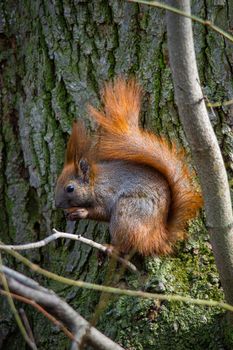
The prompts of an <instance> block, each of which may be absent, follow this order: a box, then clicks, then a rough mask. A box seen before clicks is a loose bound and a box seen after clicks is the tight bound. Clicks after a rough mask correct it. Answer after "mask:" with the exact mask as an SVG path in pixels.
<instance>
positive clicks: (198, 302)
mask: <svg viewBox="0 0 233 350" xmlns="http://www.w3.org/2000/svg"><path fill="white" fill-rule="evenodd" d="M6 251H7V252H8V253H9V254H11V255H12V256H14V257H15V258H16V259H17V260H18V261H20V262H22V263H23V264H24V265H26V266H28V267H29V268H30V269H31V270H33V271H35V272H37V273H40V274H41V275H43V276H45V277H47V278H50V279H52V280H54V281H57V282H59V283H63V284H66V285H69V286H76V287H80V288H86V289H91V290H96V291H99V292H106V293H111V294H115V295H126V296H131V297H139V298H144V299H158V300H167V301H180V302H184V303H190V304H194V305H203V306H209V307H219V308H221V309H223V310H227V311H231V312H233V306H232V305H230V304H227V303H224V302H222V301H216V300H204V299H194V298H191V297H189V296H182V295H177V294H158V293H148V292H143V291H141V290H130V289H121V288H115V287H109V286H105V285H99V284H94V283H90V282H84V281H80V280H72V279H70V278H67V277H63V276H59V275H57V274H55V273H53V272H50V271H47V270H45V269H42V268H41V267H40V266H38V265H35V264H33V263H32V262H31V261H30V260H28V259H26V258H25V257H23V256H22V255H20V254H19V253H17V252H14V251H13V250H9V249H7V250H6ZM4 269H6V267H4ZM0 271H1V268H0ZM15 274H16V272H15V271H14V275H15ZM17 274H18V272H17ZM41 288H42V287H41Z"/></svg>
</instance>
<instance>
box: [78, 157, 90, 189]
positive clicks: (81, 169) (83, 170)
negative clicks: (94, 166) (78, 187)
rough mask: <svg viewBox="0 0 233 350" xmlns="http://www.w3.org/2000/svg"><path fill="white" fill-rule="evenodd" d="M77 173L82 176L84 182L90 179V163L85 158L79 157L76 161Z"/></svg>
mask: <svg viewBox="0 0 233 350" xmlns="http://www.w3.org/2000/svg"><path fill="white" fill-rule="evenodd" d="M77 170H78V174H79V176H80V177H81V178H82V180H83V182H84V183H89V181H90V170H91V167H90V164H89V163H88V161H87V159H85V158H81V159H80V160H79V162H78V169H77Z"/></svg>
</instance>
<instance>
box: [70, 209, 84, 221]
mask: <svg viewBox="0 0 233 350" xmlns="http://www.w3.org/2000/svg"><path fill="white" fill-rule="evenodd" d="M65 215H66V218H67V220H71V221H75V220H78V219H86V218H87V216H88V210H87V209H86V208H78V207H76V208H69V209H66V210H65Z"/></svg>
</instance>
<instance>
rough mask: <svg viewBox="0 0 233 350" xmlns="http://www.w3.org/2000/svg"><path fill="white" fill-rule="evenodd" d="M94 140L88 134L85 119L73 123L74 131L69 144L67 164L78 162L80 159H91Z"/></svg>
mask: <svg viewBox="0 0 233 350" xmlns="http://www.w3.org/2000/svg"><path fill="white" fill-rule="evenodd" d="M91 150H92V142H91V139H90V137H89V136H88V134H87V131H86V128H85V125H84V122H83V121H75V122H74V123H73V127H72V132H71V135H70V138H69V141H68V144H67V149H66V159H65V164H70V163H73V164H75V165H76V164H77V163H78V162H79V161H80V159H82V158H84V159H88V161H89V162H90V159H91Z"/></svg>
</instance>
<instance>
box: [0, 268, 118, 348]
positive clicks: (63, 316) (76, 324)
mask: <svg viewBox="0 0 233 350" xmlns="http://www.w3.org/2000/svg"><path fill="white" fill-rule="evenodd" d="M0 271H2V273H1V274H0V276H1V275H3V272H4V274H5V276H6V278H7V282H8V286H9V289H10V291H11V292H12V293H14V294H17V295H19V296H22V297H24V298H27V299H30V300H32V301H35V303H37V304H39V305H40V306H41V307H43V308H44V309H48V310H49V312H50V314H51V315H53V316H54V317H55V318H56V319H58V320H61V321H62V323H63V324H65V325H66V327H68V328H69V329H70V330H71V332H72V333H73V335H74V337H75V335H76V334H78V339H76V341H77V340H78V341H80V340H82V339H83V337H85V340H86V342H87V343H89V344H92V345H93V346H94V347H95V349H100V350H123V348H122V347H121V346H119V345H118V344H116V343H115V342H113V341H112V340H111V339H109V338H107V337H106V336H105V335H104V334H102V333H101V332H99V331H98V330H97V329H96V328H94V327H92V326H91V325H90V323H89V322H87V321H86V320H85V319H84V318H83V317H82V316H80V315H79V314H78V313H77V312H76V311H75V310H74V309H72V308H71V307H70V306H69V305H68V304H67V303H66V302H65V301H63V300H62V299H61V298H59V297H58V296H57V295H56V294H55V293H54V292H53V291H51V290H48V289H46V288H44V287H40V286H39V285H37V289H34V288H31V287H29V286H28V280H29V278H28V277H25V276H23V275H22V274H19V273H17V275H18V276H20V278H14V277H12V276H15V272H14V271H13V272H12V270H11V269H9V268H5V267H4V266H2V267H1V270H0ZM24 277H25V281H26V283H25V284H24V283H23V281H24ZM19 279H20V281H21V282H19ZM0 284H2V279H0ZM32 284H33V280H32Z"/></svg>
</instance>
